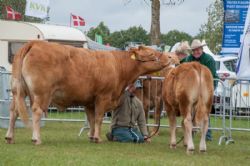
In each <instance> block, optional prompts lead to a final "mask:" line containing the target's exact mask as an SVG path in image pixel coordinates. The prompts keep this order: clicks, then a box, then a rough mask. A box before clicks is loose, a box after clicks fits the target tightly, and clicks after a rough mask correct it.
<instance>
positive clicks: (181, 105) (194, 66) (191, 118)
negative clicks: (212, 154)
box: [163, 62, 214, 153]
mask: <svg viewBox="0 0 250 166" xmlns="http://www.w3.org/2000/svg"><path fill="white" fill-rule="evenodd" d="M213 89H214V88H213V76H212V74H211V72H210V71H209V69H208V68H207V67H205V66H203V65H201V64H199V63H197V62H191V63H184V64H181V65H179V66H178V67H176V68H172V69H170V71H169V72H167V73H166V76H165V80H164V82H163V100H164V102H165V106H166V110H167V113H168V117H169V123H170V135H171V139H170V147H171V148H175V147H176V113H178V112H180V113H181V115H182V116H183V129H184V145H185V146H187V153H192V152H193V151H194V144H193V139H192V127H193V123H194V125H196V126H199V127H200V128H201V140H200V152H204V151H206V141H205V137H206V132H207V129H208V118H209V113H210V111H211V107H212V100H213Z"/></svg>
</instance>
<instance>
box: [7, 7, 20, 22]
mask: <svg viewBox="0 0 250 166" xmlns="http://www.w3.org/2000/svg"><path fill="white" fill-rule="evenodd" d="M6 12H7V16H6V18H7V19H10V20H21V19H22V15H21V13H19V12H17V11H15V10H13V9H12V8H11V7H10V6H6Z"/></svg>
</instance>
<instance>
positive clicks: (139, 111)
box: [106, 84, 151, 143]
mask: <svg viewBox="0 0 250 166" xmlns="http://www.w3.org/2000/svg"><path fill="white" fill-rule="evenodd" d="M135 90H136V87H135V85H134V84H130V85H129V86H128V87H127V89H126V90H125V93H124V94H123V95H122V96H121V99H120V104H119V106H118V108H117V109H116V110H115V111H113V117H112V122H111V132H108V133H107V134H106V137H107V139H108V140H109V141H117V142H134V143H143V142H150V141H151V140H150V139H148V131H147V127H146V119H145V113H144V110H143V105H142V102H141V101H140V100H139V99H138V98H137V97H136V96H135V94H134V92H135Z"/></svg>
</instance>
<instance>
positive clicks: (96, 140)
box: [93, 137, 102, 143]
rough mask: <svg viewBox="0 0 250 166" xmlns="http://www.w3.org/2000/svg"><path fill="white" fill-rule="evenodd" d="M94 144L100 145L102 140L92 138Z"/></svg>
mask: <svg viewBox="0 0 250 166" xmlns="http://www.w3.org/2000/svg"><path fill="white" fill-rule="evenodd" d="M93 141H94V143H101V142H102V140H101V139H100V138H95V137H94V138H93Z"/></svg>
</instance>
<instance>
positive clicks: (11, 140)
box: [5, 98, 18, 144]
mask: <svg viewBox="0 0 250 166" xmlns="http://www.w3.org/2000/svg"><path fill="white" fill-rule="evenodd" d="M9 112H10V120H9V128H8V131H7V133H6V136H5V139H6V143H8V144H13V143H15V141H14V129H15V122H16V119H17V117H18V113H17V110H16V108H15V98H14V99H13V100H12V101H11V104H10V111H9Z"/></svg>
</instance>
